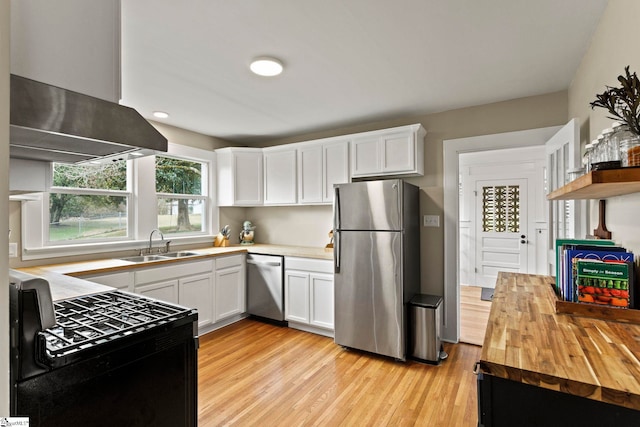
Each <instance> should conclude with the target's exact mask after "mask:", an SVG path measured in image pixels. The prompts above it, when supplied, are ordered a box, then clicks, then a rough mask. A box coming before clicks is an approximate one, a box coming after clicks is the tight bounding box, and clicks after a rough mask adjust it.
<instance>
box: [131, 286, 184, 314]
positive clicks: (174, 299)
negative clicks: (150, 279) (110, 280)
mask: <svg viewBox="0 0 640 427" xmlns="http://www.w3.org/2000/svg"><path fill="white" fill-rule="evenodd" d="M136 293H137V294H140V295H144V296H145V297H149V298H155V299H159V300H160V301H166V302H171V303H173V304H178V281H177V280H168V281H166V282H158V283H152V284H150V285H144V286H136ZM194 308H195V307H194Z"/></svg>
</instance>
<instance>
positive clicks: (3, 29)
mask: <svg viewBox="0 0 640 427" xmlns="http://www.w3.org/2000/svg"><path fill="white" fill-rule="evenodd" d="M10 15H11V13H10V7H9V0H0V200H3V203H0V331H2V332H1V333H0V417H1V416H8V415H9V287H8V286H7V283H9V250H8V245H9V239H8V236H7V232H6V231H5V230H8V229H9V207H8V203H7V200H8V199H9V37H10V36H9V34H10V27H9V16H10ZM16 232H18V231H17V230H16Z"/></svg>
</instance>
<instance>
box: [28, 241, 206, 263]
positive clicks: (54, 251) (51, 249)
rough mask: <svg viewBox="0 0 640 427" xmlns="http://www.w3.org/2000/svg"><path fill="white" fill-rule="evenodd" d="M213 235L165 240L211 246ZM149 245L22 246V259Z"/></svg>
mask: <svg viewBox="0 0 640 427" xmlns="http://www.w3.org/2000/svg"><path fill="white" fill-rule="evenodd" d="M214 237H215V236H209V235H206V236H202V235H201V236H185V237H176V236H171V237H167V238H166V240H170V241H171V244H172V245H174V246H179V245H190V244H202V243H211V245H212V246H213V239H214ZM153 244H154V248H155V247H158V245H159V244H160V240H158V239H155V240H154V241H153ZM148 247H149V239H145V240H130V241H126V242H100V243H84V244H78V245H59V246H47V247H44V248H24V249H23V251H22V260H23V261H30V260H38V259H47V258H62V257H70V256H79V255H86V254H87V253H94V254H96V255H97V256H96V258H100V256H99V254H103V253H105V254H106V253H109V252H122V251H129V250H135V251H137V250H140V249H146V248H148Z"/></svg>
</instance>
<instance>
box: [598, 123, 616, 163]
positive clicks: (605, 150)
mask: <svg viewBox="0 0 640 427" xmlns="http://www.w3.org/2000/svg"><path fill="white" fill-rule="evenodd" d="M612 135H613V129H612V128H606V129H605V130H603V131H602V141H601V142H600V144H601V145H602V148H601V150H602V157H601V159H602V161H603V162H610V161H611V160H613V159H612V158H611V148H610V147H611V136H612ZM618 156H619V155H618Z"/></svg>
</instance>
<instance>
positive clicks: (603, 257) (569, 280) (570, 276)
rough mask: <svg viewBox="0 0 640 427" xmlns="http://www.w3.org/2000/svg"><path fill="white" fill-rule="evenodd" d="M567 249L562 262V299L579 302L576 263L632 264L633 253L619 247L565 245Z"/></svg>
mask: <svg viewBox="0 0 640 427" xmlns="http://www.w3.org/2000/svg"><path fill="white" fill-rule="evenodd" d="M563 246H564V247H565V249H564V253H563V261H562V265H563V267H562V278H561V279H562V281H561V283H562V293H561V295H562V299H564V300H565V301H569V302H577V301H578V297H577V285H576V282H575V273H576V261H578V260H593V261H609V262H631V263H633V253H631V252H627V251H626V249H625V248H622V247H619V246H611V247H606V248H603V247H599V246H594V245H563Z"/></svg>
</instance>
